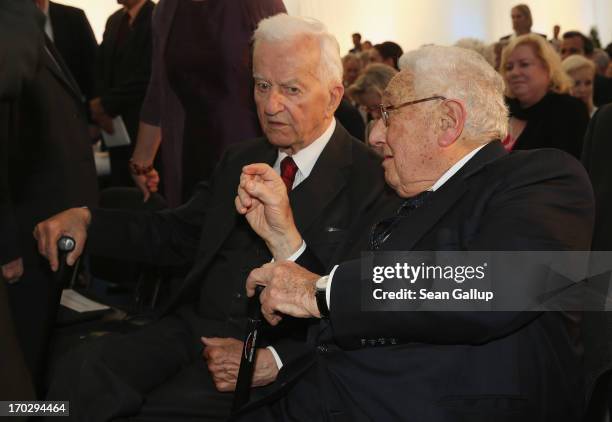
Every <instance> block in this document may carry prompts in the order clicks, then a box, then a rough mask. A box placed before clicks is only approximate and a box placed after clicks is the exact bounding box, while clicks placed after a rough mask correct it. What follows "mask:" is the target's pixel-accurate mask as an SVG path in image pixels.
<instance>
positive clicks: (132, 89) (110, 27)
mask: <svg viewBox="0 0 612 422" xmlns="http://www.w3.org/2000/svg"><path fill="white" fill-rule="evenodd" d="M154 8H155V4H154V3H153V2H152V1H150V0H147V2H145V4H144V5H143V6H142V8H141V9H140V11H139V12H138V15H137V16H136V18H135V19H134V22H133V23H132V28H131V30H130V31H129V33H128V35H127V37H126V39H125V41H124V42H123V43H122V45H121V46H120V47H117V37H118V34H119V30H120V27H121V22H122V20H123V16H124V15H125V12H124V11H123V9H120V10H118V11H116V12H115V13H113V14H112V15H111V16H110V17H109V18H108V20H107V21H106V28H105V29H104V37H103V39H102V43H101V44H100V48H99V49H98V53H97V58H96V62H97V63H96V73H95V87H94V97H101V99H102V105H103V106H104V109H105V110H106V112H107V113H108V114H109V115H110V116H112V117H115V116H117V115H121V116H122V117H123V121H124V123H125V125H126V127H127V129H128V132H129V134H130V137H131V138H132V142H136V134H137V131H138V122H139V115H140V108H141V106H142V102H143V101H144V97H145V93H146V91H147V86H148V85H149V79H150V77H151V52H152V48H153V41H152V33H151V19H152V15H153V9H154Z"/></svg>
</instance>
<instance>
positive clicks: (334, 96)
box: [327, 84, 344, 116]
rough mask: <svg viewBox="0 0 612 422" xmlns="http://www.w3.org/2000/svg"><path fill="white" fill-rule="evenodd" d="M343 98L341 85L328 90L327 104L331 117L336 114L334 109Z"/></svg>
mask: <svg viewBox="0 0 612 422" xmlns="http://www.w3.org/2000/svg"><path fill="white" fill-rule="evenodd" d="M343 96H344V87H343V86H342V84H336V85H333V86H332V87H331V88H330V89H329V104H328V108H327V109H328V111H330V112H331V114H332V116H333V114H334V113H335V112H336V109H337V108H338V106H339V105H340V101H342V97H343Z"/></svg>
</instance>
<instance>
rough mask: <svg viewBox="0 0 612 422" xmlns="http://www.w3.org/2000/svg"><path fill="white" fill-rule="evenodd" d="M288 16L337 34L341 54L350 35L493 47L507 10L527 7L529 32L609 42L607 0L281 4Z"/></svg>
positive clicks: (317, 0) (610, 5) (611, 6)
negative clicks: (556, 29) (592, 34)
mask: <svg viewBox="0 0 612 422" xmlns="http://www.w3.org/2000/svg"><path fill="white" fill-rule="evenodd" d="M284 1H285V5H286V6H287V9H288V10H289V12H290V13H292V14H298V15H305V16H313V17H315V18H317V19H320V20H321V21H323V22H324V23H325V24H326V25H328V27H329V28H330V30H331V31H332V32H333V33H334V34H335V35H336V37H337V38H338V40H339V42H340V47H341V49H342V51H347V50H348V49H349V48H351V37H350V35H351V33H353V32H361V34H362V36H363V39H364V40H365V39H368V40H371V41H372V42H373V43H377V42H381V41H385V40H394V41H396V42H398V43H399V44H400V45H401V46H402V47H403V48H404V49H405V50H409V49H413V48H417V47H419V46H420V45H422V44H426V43H437V44H452V43H453V42H455V41H456V40H457V39H459V38H462V37H475V38H480V39H482V40H483V41H487V42H492V41H494V40H497V39H498V38H499V37H501V36H503V35H506V34H509V33H511V32H512V24H511V21H510V9H511V8H512V6H514V5H515V4H518V3H526V4H528V5H529V6H530V8H531V11H532V14H533V18H534V27H533V29H534V30H535V31H537V32H541V33H544V34H547V35H549V36H552V27H553V26H554V25H555V24H559V25H561V31H562V32H563V31H566V30H570V29H578V30H580V31H582V32H584V33H588V32H589V31H590V28H591V26H593V25H596V26H597V27H598V29H599V35H600V39H601V41H602V43H603V44H604V45H606V44H607V43H609V42H612V1H611V0H284Z"/></svg>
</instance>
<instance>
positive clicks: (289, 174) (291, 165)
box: [280, 156, 298, 193]
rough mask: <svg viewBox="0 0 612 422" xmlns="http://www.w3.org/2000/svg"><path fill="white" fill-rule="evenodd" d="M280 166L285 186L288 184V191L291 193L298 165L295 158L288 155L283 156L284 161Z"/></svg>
mask: <svg viewBox="0 0 612 422" xmlns="http://www.w3.org/2000/svg"><path fill="white" fill-rule="evenodd" d="M280 168H281V179H283V182H285V186H287V193H289V192H291V189H292V188H293V181H294V180H295V175H296V173H297V171H298V166H297V164H295V161H293V158H291V157H289V156H287V157H285V158H283V161H281V163H280Z"/></svg>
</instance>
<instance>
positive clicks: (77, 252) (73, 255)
mask: <svg viewBox="0 0 612 422" xmlns="http://www.w3.org/2000/svg"><path fill="white" fill-rule="evenodd" d="M74 243H75V245H74V250H73V251H72V252H70V253H69V254H68V256H66V264H68V265H70V266H72V265H74V263H75V262H76V260H77V259H78V258H79V257H80V256H81V254H82V253H83V250H84V249H85V239H83V238H79V237H78V236H74Z"/></svg>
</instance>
